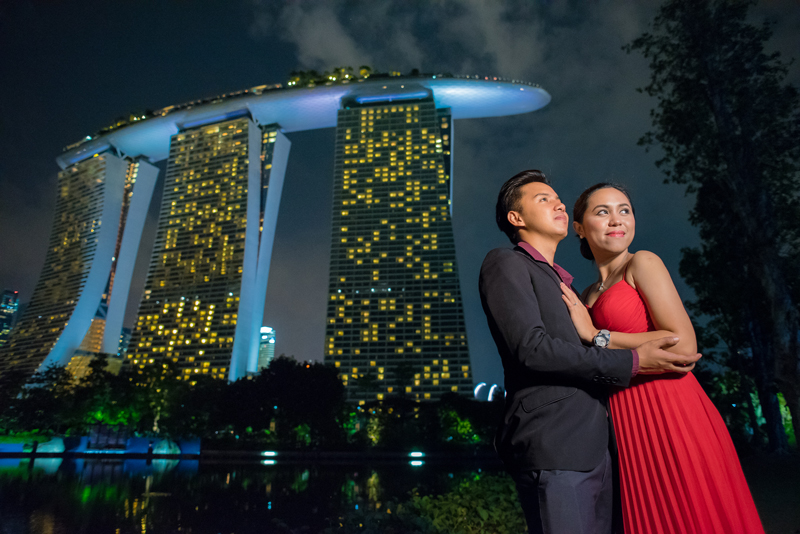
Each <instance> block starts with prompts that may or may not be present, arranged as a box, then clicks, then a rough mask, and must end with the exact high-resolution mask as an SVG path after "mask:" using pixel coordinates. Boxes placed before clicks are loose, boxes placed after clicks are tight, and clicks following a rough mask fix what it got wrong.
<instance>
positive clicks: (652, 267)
mask: <svg viewBox="0 0 800 534" xmlns="http://www.w3.org/2000/svg"><path fill="white" fill-rule="evenodd" d="M626 269H627V272H626V276H625V279H626V280H627V282H628V283H629V284H630V285H632V286H633V287H634V288H636V280H637V279H641V278H643V277H647V278H651V277H654V276H655V277H660V276H664V275H666V276H667V277H669V272H668V271H667V267H666V266H665V265H664V262H663V261H662V260H661V258H659V257H658V254H655V253H653V252H650V251H649V250H640V251H638V252H635V253H634V254H633V257H632V258H631V259H630V261H629V262H628V267H627V268H626Z"/></svg>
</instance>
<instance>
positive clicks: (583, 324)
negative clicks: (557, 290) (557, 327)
mask: <svg viewBox="0 0 800 534" xmlns="http://www.w3.org/2000/svg"><path fill="white" fill-rule="evenodd" d="M561 292H562V293H564V294H563V295H561V298H562V299H564V303H565V304H566V305H567V309H568V310H569V316H570V318H571V319H572V323H573V324H574V325H575V330H577V331H578V335H579V336H580V338H581V341H583V342H584V343H593V342H594V337H595V336H596V335H597V333H598V332H599V330H598V329H597V328H595V327H594V324H593V323H592V318H591V317H590V316H589V310H587V309H586V306H584V305H583V303H582V302H581V299H580V298H579V297H578V295H576V294H575V292H574V291H572V289H570V288H569V286H567V284H565V283H564V282H561Z"/></svg>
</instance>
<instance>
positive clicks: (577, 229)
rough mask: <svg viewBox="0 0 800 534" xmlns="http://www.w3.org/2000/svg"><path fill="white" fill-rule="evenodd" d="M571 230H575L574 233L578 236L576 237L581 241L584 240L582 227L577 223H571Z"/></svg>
mask: <svg viewBox="0 0 800 534" xmlns="http://www.w3.org/2000/svg"><path fill="white" fill-rule="evenodd" d="M572 229H573V230H575V233H576V234H578V237H580V238H581V239H583V238H584V235H583V225H582V224H581V223H579V222H577V221H572Z"/></svg>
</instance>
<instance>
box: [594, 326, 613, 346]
mask: <svg viewBox="0 0 800 534" xmlns="http://www.w3.org/2000/svg"><path fill="white" fill-rule="evenodd" d="M592 342H593V343H594V346H595V347H600V348H601V349H604V348H606V347H608V344H609V343H611V332H609V331H608V330H600V331H599V332H598V333H597V335H596V336H594V339H593V340H592Z"/></svg>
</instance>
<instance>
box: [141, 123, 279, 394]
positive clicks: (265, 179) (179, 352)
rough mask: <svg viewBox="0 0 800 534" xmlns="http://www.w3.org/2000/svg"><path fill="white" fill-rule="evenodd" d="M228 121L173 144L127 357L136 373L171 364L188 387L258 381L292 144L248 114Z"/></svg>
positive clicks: (189, 130)
mask: <svg viewBox="0 0 800 534" xmlns="http://www.w3.org/2000/svg"><path fill="white" fill-rule="evenodd" d="M232 115H233V117H231V115H228V116H226V117H224V119H227V120H220V118H219V117H215V118H214V119H212V120H211V121H208V120H205V121H195V122H191V123H187V124H183V125H182V128H181V130H180V131H179V132H178V133H177V134H175V135H173V136H172V140H171V143H170V152H169V161H168V164H167V172H166V179H165V184H164V197H163V200H162V205H161V217H160V219H159V224H158V230H157V233H156V241H155V246H154V249H153V255H152V259H151V262H150V272H149V274H148V277H147V283H146V286H145V292H144V298H143V300H142V303H141V306H140V307H139V314H138V318H137V320H136V325H135V327H134V329H133V334H132V336H131V343H130V347H129V349H128V354H127V355H126V364H127V365H129V366H131V367H132V368H133V369H135V370H137V371H138V372H139V373H143V372H144V369H145V367H146V366H148V365H156V366H158V367H159V368H160V367H161V366H162V365H163V364H164V363H167V362H171V363H173V364H174V365H175V366H176V368H177V370H178V372H179V373H180V375H179V376H180V378H182V379H184V380H192V379H193V377H195V376H197V375H198V374H207V375H210V376H213V377H215V378H230V379H231V380H235V379H236V378H238V377H240V376H242V375H243V374H245V373H246V372H251V373H255V372H256V369H257V363H258V341H259V336H258V330H259V328H260V327H261V321H262V317H263V313H264V298H265V296H266V285H267V275H268V269H269V263H270V257H271V253H272V241H273V239H274V233H275V220H276V218H277V210H278V202H279V199H280V194H281V188H282V185H283V169H284V168H285V161H286V159H287V158H288V152H289V147H290V143H289V140H288V139H287V138H286V137H285V136H284V135H283V134H282V133H281V132H280V130H279V128H278V127H277V126H267V127H261V126H259V125H258V124H256V123H255V122H254V121H253V120H252V119H251V118H250V116H249V113H247V112H246V111H244V110H243V111H240V112H237V113H234V114H232ZM276 157H277V158H278V159H279V160H281V162H282V163H281V165H280V171H279V172H278V173H275V172H273V163H274V159H275V158H276ZM267 192H269V194H267Z"/></svg>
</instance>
